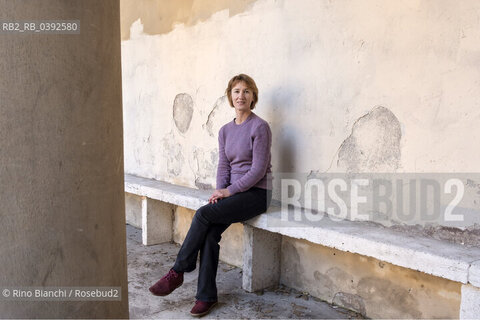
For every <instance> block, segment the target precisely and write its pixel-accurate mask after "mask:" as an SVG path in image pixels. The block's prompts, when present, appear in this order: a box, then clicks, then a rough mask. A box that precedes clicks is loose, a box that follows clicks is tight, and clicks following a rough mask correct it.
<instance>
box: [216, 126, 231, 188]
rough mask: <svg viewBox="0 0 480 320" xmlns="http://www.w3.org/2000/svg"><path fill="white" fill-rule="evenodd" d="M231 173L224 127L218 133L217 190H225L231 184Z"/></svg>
mask: <svg viewBox="0 0 480 320" xmlns="http://www.w3.org/2000/svg"><path fill="white" fill-rule="evenodd" d="M230 171H231V167H230V161H228V159H227V155H226V154H225V135H224V132H223V127H222V128H221V129H220V131H219V133H218V168H217V189H224V188H226V187H227V186H228V185H229V184H230Z"/></svg>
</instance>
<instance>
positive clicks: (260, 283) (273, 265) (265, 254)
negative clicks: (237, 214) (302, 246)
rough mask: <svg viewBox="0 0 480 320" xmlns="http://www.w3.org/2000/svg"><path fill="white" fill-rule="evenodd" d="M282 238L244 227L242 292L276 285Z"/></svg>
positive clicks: (278, 276)
mask: <svg viewBox="0 0 480 320" xmlns="http://www.w3.org/2000/svg"><path fill="white" fill-rule="evenodd" d="M281 245H282V236H281V235H280V234H277V233H272V232H269V231H265V230H261V229H257V228H253V227H251V226H249V225H246V224H245V225H244V253H243V283H242V287H243V289H244V290H246V291H249V292H254V291H258V290H261V289H264V288H268V287H271V286H274V285H278V281H279V279H280V251H281Z"/></svg>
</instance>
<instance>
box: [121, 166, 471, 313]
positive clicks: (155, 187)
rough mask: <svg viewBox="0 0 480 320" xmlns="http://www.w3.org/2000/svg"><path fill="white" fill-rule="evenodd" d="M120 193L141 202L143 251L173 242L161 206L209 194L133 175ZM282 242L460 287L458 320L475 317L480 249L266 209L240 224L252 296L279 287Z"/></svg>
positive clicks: (194, 203)
mask: <svg viewBox="0 0 480 320" xmlns="http://www.w3.org/2000/svg"><path fill="white" fill-rule="evenodd" d="M125 192H127V193H131V194H135V195H138V196H141V197H142V205H141V212H142V223H141V225H142V239H143V243H144V244H145V245H150V244H156V243H161V242H166V241H171V239H172V229H173V215H172V210H168V207H163V208H162V206H165V205H166V206H168V205H175V206H181V207H185V208H188V209H192V210H197V209H198V208H199V207H201V206H202V205H205V204H206V203H208V198H209V196H210V195H211V191H205V190H197V189H193V188H188V187H182V186H177V185H172V184H169V183H166V182H162V181H156V180H152V179H146V178H141V177H136V176H132V175H125ZM159 202H160V203H159ZM166 209H167V210H166ZM162 212H164V213H162ZM282 236H288V237H292V238H296V239H304V240H307V241H309V242H311V243H315V244H319V245H322V246H326V247H330V248H335V249H337V250H341V251H346V252H350V253H356V254H359V255H363V256H368V257H373V258H375V259H378V260H380V261H384V262H388V263H391V264H393V265H397V266H400V267H404V268H408V269H412V270H417V271H420V272H423V273H426V274H430V275H434V276H437V277H441V278H444V279H448V280H452V281H455V282H459V283H461V284H462V289H461V306H460V309H461V310H460V315H459V317H460V318H464V319H468V318H474V317H477V316H479V315H480V289H479V287H480V248H469V247H465V246H461V245H456V244H453V243H450V242H445V241H440V240H435V239H432V238H426V237H419V236H411V235H406V234H403V233H400V232H394V231H392V230H390V229H386V228H380V227H378V226H374V225H372V224H370V223H367V222H352V221H348V220H342V221H333V220H330V219H322V220H321V221H320V222H316V223H315V226H308V227H305V226H304V225H301V224H296V223H294V222H291V223H289V224H288V225H285V222H284V223H283V224H282V223H281V210H280V207H279V206H276V205H271V206H270V208H269V210H268V211H267V213H266V214H262V215H260V216H258V217H256V218H254V219H251V220H249V221H246V222H245V223H244V256H243V288H244V289H245V290H247V291H250V292H252V291H257V290H261V289H264V288H267V287H270V286H272V285H277V284H278V282H279V278H280V252H281V239H282Z"/></svg>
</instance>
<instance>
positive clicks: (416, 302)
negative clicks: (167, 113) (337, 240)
mask: <svg viewBox="0 0 480 320" xmlns="http://www.w3.org/2000/svg"><path fill="white" fill-rule="evenodd" d="M281 256H282V260H281V270H282V271H281V279H280V281H281V283H283V284H285V285H287V286H290V287H293V288H296V289H299V290H303V291H307V292H310V293H311V294H312V295H314V296H316V297H319V298H321V299H322V300H325V301H328V302H331V303H335V304H337V305H339V306H342V307H345V308H348V309H351V310H354V311H357V312H359V313H361V314H364V315H367V316H368V317H371V318H384V319H404V318H413V319H419V318H422V319H439V318H442V319H450V318H451V319H456V318H458V310H459V306H460V287H461V284H460V283H458V282H454V281H450V280H446V279H442V278H438V277H435V276H431V275H427V274H424V273H422V272H418V271H415V270H411V269H405V268H402V267H398V266H395V265H392V264H389V263H385V262H382V261H379V260H377V259H374V258H370V257H364V256H360V255H357V254H352V253H349V252H343V251H339V250H335V249H332V248H327V247H323V246H320V245H314V244H312V243H310V242H308V241H304V240H298V239H293V238H289V237H284V238H283V240H282V255H281Z"/></svg>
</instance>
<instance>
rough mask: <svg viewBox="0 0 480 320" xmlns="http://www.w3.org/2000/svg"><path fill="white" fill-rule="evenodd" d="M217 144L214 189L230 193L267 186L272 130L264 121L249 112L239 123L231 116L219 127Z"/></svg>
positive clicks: (268, 183) (265, 187)
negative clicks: (229, 119) (228, 120)
mask: <svg viewBox="0 0 480 320" xmlns="http://www.w3.org/2000/svg"><path fill="white" fill-rule="evenodd" d="M218 145H219V147H218V153H219V160H218V170H217V189H223V188H227V189H228V191H230V193H231V194H232V195H233V194H235V193H238V192H243V191H246V190H248V189H250V188H251V187H258V188H263V189H271V183H270V182H269V179H271V178H270V176H271V175H270V173H271V172H272V171H271V168H272V165H271V163H270V162H271V158H272V156H271V153H270V148H271V145H272V132H271V131H270V126H269V125H268V123H267V122H266V121H265V120H263V119H262V118H260V117H259V116H257V115H256V114H255V113H253V112H252V113H251V114H250V115H249V116H248V118H247V119H246V120H245V121H244V122H242V123H241V124H236V123H235V119H233V121H231V122H229V123H227V124H226V125H224V126H223V127H222V128H221V129H220V132H219V134H218Z"/></svg>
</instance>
